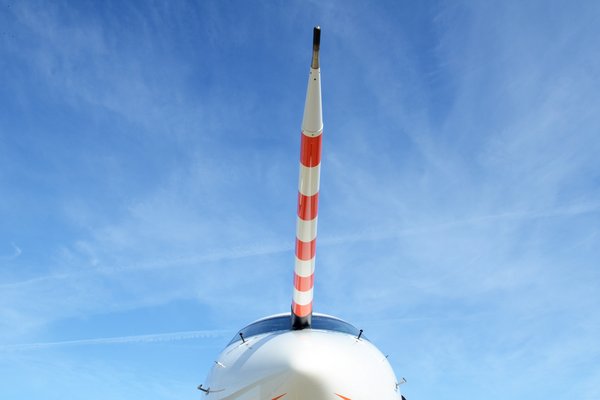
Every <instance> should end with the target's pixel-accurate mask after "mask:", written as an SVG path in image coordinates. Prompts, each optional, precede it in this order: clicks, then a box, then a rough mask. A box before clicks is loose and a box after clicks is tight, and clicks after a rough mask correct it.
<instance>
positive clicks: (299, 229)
mask: <svg viewBox="0 0 600 400" xmlns="http://www.w3.org/2000/svg"><path fill="white" fill-rule="evenodd" d="M296 219H297V220H296V237H297V238H298V239H300V240H302V241H303V242H311V241H313V240H314V239H315V238H316V237H317V217H315V219H312V220H310V221H305V220H303V219H302V218H300V217H297V218H296Z"/></svg>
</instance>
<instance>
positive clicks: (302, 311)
mask: <svg viewBox="0 0 600 400" xmlns="http://www.w3.org/2000/svg"><path fill="white" fill-rule="evenodd" d="M292 311H293V312H294V315H296V316H298V317H306V316H308V315H310V314H311V313H312V301H311V302H310V303H308V304H306V305H304V306H302V305H300V304H296V303H295V302H294V301H292Z"/></svg>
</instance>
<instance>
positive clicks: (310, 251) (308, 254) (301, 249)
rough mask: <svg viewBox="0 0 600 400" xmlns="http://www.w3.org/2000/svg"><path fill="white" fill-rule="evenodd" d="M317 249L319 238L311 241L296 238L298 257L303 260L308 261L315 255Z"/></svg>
mask: <svg viewBox="0 0 600 400" xmlns="http://www.w3.org/2000/svg"><path fill="white" fill-rule="evenodd" d="M316 250H317V238H314V239H313V240H311V241H310V242H303V241H302V240H300V239H298V238H296V257H298V258H299V259H300V260H302V261H308V260H310V259H311V258H313V257H314V256H315V253H316Z"/></svg>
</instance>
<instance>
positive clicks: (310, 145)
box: [300, 133, 322, 167]
mask: <svg viewBox="0 0 600 400" xmlns="http://www.w3.org/2000/svg"><path fill="white" fill-rule="evenodd" d="M300 136H302V139H300V162H301V163H302V165H304V166H305V167H316V166H317V165H319V164H320V163H321V136H322V135H319V136H314V137H313V136H307V135H305V134H304V133H302V135H300Z"/></svg>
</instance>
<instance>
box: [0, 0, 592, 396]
mask: <svg viewBox="0 0 600 400" xmlns="http://www.w3.org/2000/svg"><path fill="white" fill-rule="evenodd" d="M234 5H235V6H234ZM115 7H116V8H115ZM582 7H583V8H584V9H585V10H586V12H584V10H582V9H577V8H575V7H569V6H567V5H564V6H560V7H559V6H558V5H553V6H546V5H545V4H544V5H542V4H538V3H529V4H527V5H523V4H520V3H519V4H517V3H514V4H513V3H511V2H508V3H503V4H501V5H498V4H496V5H492V4H489V5H485V4H468V3H460V2H459V3H453V4H440V3H437V2H427V3H420V4H419V5H414V4H413V5H411V6H410V7H406V5H403V4H400V3H395V2H389V3H387V2H383V3H377V4H372V5H371V4H370V5H368V6H367V5H363V4H361V3H359V2H344V4H341V3H336V2H333V3H328V4H320V3H318V2H302V3H300V2H289V3H286V4H285V5H283V3H282V4H279V3H270V4H269V5H262V6H257V7H251V8H249V7H247V6H246V5H244V4H242V3H239V4H238V3H228V4H219V3H211V2H205V3H203V4H187V3H178V4H165V5H153V6H148V5H144V4H135V3H130V4H127V5H119V6H118V7H117V6H115V5H114V4H112V3H106V5H104V6H101V7H100V8H98V9H95V8H94V9H87V8H85V7H84V6H75V5H70V6H67V5H65V4H63V5H54V6H51V7H32V6H30V5H27V4H20V5H14V6H11V7H10V8H8V9H7V10H8V13H7V14H6V15H9V16H10V19H6V15H3V16H2V17H0V18H5V19H3V20H2V21H3V22H5V23H3V25H5V26H7V27H8V28H7V30H9V31H11V35H13V36H14V39H13V38H12V36H3V37H2V42H1V43H2V46H1V47H0V51H1V52H2V54H1V55H2V58H3V59H4V60H8V61H7V62H6V63H5V64H3V65H6V66H7V69H6V70H5V72H6V73H5V74H3V75H2V76H3V77H4V78H2V79H3V80H2V84H3V87H4V88H5V92H6V93H8V94H9V96H8V97H4V96H1V95H0V100H2V101H3V103H2V104H3V105H4V106H5V107H3V108H2V110H9V111H6V114H5V115H3V117H6V118H2V119H0V128H2V136H3V139H5V138H9V139H10V141H9V140H2V142H0V166H1V167H2V168H0V189H1V190H2V193H3V196H2V198H1V199H0V212H2V214H3V215H2V216H3V218H2V220H3V226H2V229H0V234H1V235H2V236H1V237H0V243H7V244H10V243H14V244H15V246H14V247H12V248H11V247H10V246H8V247H7V246H4V247H3V248H8V250H9V251H4V252H0V259H1V261H2V269H1V270H0V274H1V275H0V324H2V327H1V329H0V335H2V336H1V337H2V349H3V354H4V355H8V356H9V358H10V360H11V365H16V366H18V367H11V368H9V367H7V366H6V365H7V364H5V365H4V366H3V364H2V363H1V362H0V368H3V371H4V372H8V373H9V375H8V376H13V377H15V379H13V380H12V381H13V382H14V383H13V384H11V388H12V389H11V388H9V389H7V390H13V391H12V392H10V393H13V392H14V393H20V394H21V396H22V394H23V393H29V394H31V396H30V397H33V396H34V395H37V394H40V393H44V394H45V395H49V396H53V393H51V392H49V391H48V387H49V386H48V385H42V387H41V388H40V389H39V390H37V389H35V388H34V387H32V386H27V387H25V386H19V381H25V380H26V377H27V376H38V377H40V379H41V380H44V379H48V382H52V387H53V388H54V387H55V388H56V392H57V393H58V392H60V391H61V390H62V391H63V392H68V391H69V390H74V389H77V390H80V389H81V388H80V387H78V386H77V384H74V383H72V382H78V381H79V380H82V381H85V383H86V385H91V386H95V387H97V388H99V389H98V391H97V392H96V395H97V396H99V397H102V396H103V397H104V398H106V397H111V398H118V394H117V392H120V393H121V394H122V395H123V396H125V394H127V396H128V397H129V398H131V397H134V396H135V397H140V394H144V395H145V397H148V398H172V397H174V394H173V393H169V387H172V388H177V389H176V392H177V395H178V396H179V398H185V397H186V396H189V397H190V398H191V396H193V395H195V394H196V393H193V394H192V393H190V392H187V390H188V389H187V386H188V383H189V382H192V381H193V382H194V385H193V386H196V385H197V382H196V378H197V376H201V375H203V374H204V373H205V372H206V370H207V369H208V368H209V367H210V365H211V364H212V362H213V358H214V356H215V355H216V354H217V353H218V351H219V350H220V349H219V345H216V344H215V343H216V342H217V341H219V340H223V341H224V340H226V339H225V338H224V337H221V336H218V335H217V337H214V336H210V335H211V334H210V332H213V333H214V331H213V330H212V328H213V327H215V326H218V327H225V328H226V329H229V328H232V331H233V330H235V329H237V328H239V327H240V326H239V325H242V324H244V323H247V322H249V321H250V320H252V319H254V318H258V317H261V316H263V315H265V314H268V313H273V312H279V311H286V310H287V309H288V307H289V302H290V296H291V291H290V286H291V277H290V274H291V271H292V265H293V237H294V226H293V224H294V221H295V218H294V212H295V200H296V198H295V195H296V183H297V182H296V180H297V150H298V149H297V146H298V142H297V139H298V138H297V133H298V129H299V123H300V119H301V115H300V114H301V109H302V104H303V103H302V102H303V96H304V90H305V86H304V85H305V83H306V81H305V75H304V74H305V73H306V68H305V67H306V65H305V64H306V61H307V59H306V58H307V57H308V55H309V54H304V53H305V52H302V49H304V47H303V46H305V44H306V43H305V42H307V41H308V43H309V44H310V29H307V32H306V35H304V32H303V29H304V28H301V25H304V24H306V25H307V26H309V27H310V26H311V25H312V24H314V20H318V23H319V24H321V25H322V27H323V93H324V112H325V123H326V126H325V136H324V144H323V146H324V147H323V149H324V156H323V175H322V187H321V193H322V198H321V199H320V205H319V206H320V220H319V247H318V251H317V272H316V273H317V280H316V282H315V290H316V293H315V309H316V310H317V311H323V312H326V313H332V314H336V315H339V316H341V317H344V318H346V319H348V320H350V321H351V322H354V323H356V324H359V325H360V326H361V327H363V328H365V332H368V337H369V338H371V339H372V340H374V341H375V342H376V343H377V344H378V345H379V346H380V347H381V348H382V350H384V351H385V352H386V354H390V360H391V362H392V364H393V366H394V367H395V369H396V372H397V373H398V374H399V375H401V376H406V377H407V378H408V381H409V383H408V384H407V385H403V390H404V391H405V392H406V394H407V397H408V398H411V397H422V398H426V397H432V398H433V397H440V396H444V397H446V398H464V397H484V398H489V399H494V398H504V397H506V396H507V395H512V396H521V397H527V398H532V399H536V398H545V397H547V395H550V394H552V395H557V394H560V395H562V396H563V397H566V396H569V397H573V398H590V399H592V398H596V397H597V388H595V387H594V385H593V382H594V379H595V378H597V377H598V367H597V363H595V361H596V359H597V355H598V350H599V349H598V346H597V344H596V342H597V341H595V340H594V338H595V337H597V336H598V334H599V332H598V328H597V327H598V326H600V324H598V318H597V317H596V314H597V313H594V310H596V309H597V306H598V301H599V299H598V294H597V290H596V289H597V284H598V279H599V277H598V275H597V272H596V268H595V260H597V259H598V256H599V254H598V248H600V246H598V240H599V235H598V222H599V216H600V213H599V204H600V197H599V196H600V193H599V192H598V185H596V183H597V181H598V172H597V171H598V170H599V169H598V161H597V160H598V157H597V154H598V153H600V148H599V147H598V146H600V141H599V140H598V139H597V137H596V136H597V135H596V131H597V129H596V128H597V126H598V117H597V112H596V105H597V104H598V102H599V101H598V100H599V99H598V94H597V91H596V90H595V87H597V83H598V76H597V74H596V73H595V71H596V70H598V66H599V61H600V58H598V56H597V55H596V54H597V52H595V51H592V50H591V49H593V48H594V44H595V42H594V40H593V38H595V37H597V34H596V33H597V30H598V29H597V24H596V23H595V21H596V20H597V18H595V17H596V16H597V6H593V5H592V4H589V3H588V4H586V5H584V6H582ZM115 10H118V12H116V11H115ZM121 16H122V17H123V18H121ZM274 33H276V34H274ZM303 35H304V36H303ZM199 39H201V40H199ZM305 39H306V40H305ZM265 65H268V68H265ZM296 77H298V79H296ZM9 98H10V100H9ZM12 115H15V116H20V117H19V118H13V117H12ZM24 116H26V118H25V117H24ZM21 117H22V118H21ZM24 121H31V122H27V123H25V122H24ZM7 132H9V133H10V132H13V133H14V135H8V136H7ZM5 194H6V195H5ZM40 205H43V206H40ZM5 226H6V227H7V228H6V229H4V227H5ZM36 232H46V233H48V234H45V235H41V236H42V240H40V239H39V238H40V235H37V236H36ZM50 233H51V234H50ZM17 245H18V246H17ZM20 249H23V251H20ZM189 304H193V306H189ZM186 307H189V308H186ZM124 315H125V316H126V319H127V321H126V323H123V319H124V318H125V317H123V316H124ZM181 320H184V321H186V322H185V323H182V322H181ZM136 332H150V333H149V334H148V335H136V334H135V333H136ZM152 332H174V333H156V334H154V333H152ZM205 333H206V334H207V335H208V336H203V335H204V334H205ZM57 338H58V339H57ZM60 338H75V339H71V340H66V339H65V340H60ZM77 338H81V339H77ZM213 339H214V340H213ZM209 342H210V346H212V347H210V349H208V348H207V349H205V350H206V351H205V352H204V350H203V351H199V350H198V349H197V348H196V347H195V346H197V345H198V344H200V343H209ZM136 343H138V344H140V345H143V346H146V347H144V349H143V350H144V351H143V352H141V353H145V352H146V351H150V352H152V351H155V352H156V353H153V354H154V355H155V356H156V358H155V359H154V360H152V361H151V362H148V365H147V366H140V365H138V364H139V363H137V361H136V360H138V359H144V354H141V353H140V354H138V353H135V354H133V355H131V353H129V351H132V352H135V349H136V348H137V347H139V346H137V347H136ZM223 344H224V343H223ZM207 345H208V344H207ZM11 346H12V347H11ZM19 346H21V347H19ZM96 350H99V352H101V353H102V354H101V355H99V354H96V353H94V352H95V351H96ZM138 350H139V349H138ZM178 350H181V353H177V360H178V362H179V361H181V364H182V366H173V367H172V358H173V357H174V356H173V355H172V354H171V353H170V352H171V351H178ZM88 352H89V353H88ZM209 353H210V354H209ZM87 354H95V357H97V362H96V363H94V365H93V366H91V367H90V368H89V369H86V366H87V363H89V359H87V360H83V358H87V356H86V355H87ZM123 354H126V355H127V357H128V358H125V356H123ZM8 356H7V357H8ZM192 356H193V360H192ZM188 357H189V358H188ZM80 358H81V359H80ZM36 365H52V366H53V367H52V368H37V367H36ZM165 365H168V366H169V368H168V369H165V368H163V367H164V366H165ZM183 365H185V368H184V367H183ZM192 370H193V371H195V372H194V374H195V375H194V376H190V375H191V372H190V371H192ZM19 371H20V372H19ZM52 371H56V373H55V374H54V375H52V374H53V372H52ZM153 371H154V372H153ZM156 371H160V373H157V372H156ZM10 374H12V375H10ZM5 375H6V374H5ZM157 375H160V376H157ZM196 375H197V376H196ZM548 376H552V377H556V381H551V382H549V381H548V379H547V377H548ZM19 377H20V378H19ZM66 377H71V378H74V379H71V380H70V382H68V380H69V379H67V378H66ZM98 377H102V379H100V378H98ZM115 377H116V378H115ZM121 377H135V379H120V378H121ZM17 378H19V379H17ZM101 380H106V382H110V385H108V386H110V387H108V386H107V385H99V383H100V381H101ZM120 380H121V381H128V382H129V383H128V384H124V383H119V381H120ZM134 381H135V382H134ZM132 382H133V383H132ZM449 382H461V383H462V385H453V387H454V391H453V392H451V393H449V392H448V391H447V390H446V389H447V388H448V385H449ZM561 382H569V383H570V385H564V384H562V383H561ZM73 385H75V386H73ZM76 386H77V387H76ZM566 386H570V388H566ZM192 389H193V387H192ZM36 390H37V391H36ZM86 393H88V392H86ZM595 394H596V397H594V395H595ZM90 396H92V397H93V396H94V393H91V394H90ZM55 397H58V395H56V396H55Z"/></svg>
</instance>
